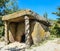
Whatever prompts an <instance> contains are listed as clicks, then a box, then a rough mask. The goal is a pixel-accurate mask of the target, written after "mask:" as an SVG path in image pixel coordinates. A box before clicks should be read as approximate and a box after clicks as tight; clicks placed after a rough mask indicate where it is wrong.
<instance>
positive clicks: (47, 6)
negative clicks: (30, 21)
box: [18, 0, 60, 20]
mask: <svg viewBox="0 0 60 51" xmlns="http://www.w3.org/2000/svg"><path fill="white" fill-rule="evenodd" d="M18 6H19V8H20V9H30V10H32V11H34V12H36V13H38V14H39V15H40V16H43V14H44V13H46V12H47V14H48V18H49V19H53V20H55V19H56V18H58V17H57V16H56V15H54V14H52V12H56V11H57V7H59V6H60V0H18Z"/></svg>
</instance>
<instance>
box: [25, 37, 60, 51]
mask: <svg viewBox="0 0 60 51" xmlns="http://www.w3.org/2000/svg"><path fill="white" fill-rule="evenodd" d="M26 51H60V38H55V39H54V40H48V41H47V42H46V43H45V44H43V45H41V46H37V47H32V49H26Z"/></svg>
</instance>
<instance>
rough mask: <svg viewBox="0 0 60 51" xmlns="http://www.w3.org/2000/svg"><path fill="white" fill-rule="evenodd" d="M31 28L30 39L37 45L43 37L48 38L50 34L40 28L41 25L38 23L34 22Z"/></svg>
mask: <svg viewBox="0 0 60 51" xmlns="http://www.w3.org/2000/svg"><path fill="white" fill-rule="evenodd" d="M32 25H34V26H32ZM32 25H31V26H32V27H31V29H32V28H33V29H32V31H31V32H32V33H31V35H32V39H33V43H34V44H37V43H39V42H41V40H43V39H45V37H48V36H49V35H50V34H49V32H48V31H45V29H44V28H43V27H42V25H41V23H39V22H34V23H33V24H32Z"/></svg>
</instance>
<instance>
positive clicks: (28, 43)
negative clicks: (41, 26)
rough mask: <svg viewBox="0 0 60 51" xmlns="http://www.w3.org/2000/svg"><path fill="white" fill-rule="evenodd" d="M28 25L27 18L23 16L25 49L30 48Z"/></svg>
mask: <svg viewBox="0 0 60 51" xmlns="http://www.w3.org/2000/svg"><path fill="white" fill-rule="evenodd" d="M29 28H30V25H29V17H28V16H25V42H26V45H27V47H29V46H30V29H29Z"/></svg>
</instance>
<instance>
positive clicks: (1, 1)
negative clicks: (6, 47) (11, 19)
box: [0, 0, 19, 34]
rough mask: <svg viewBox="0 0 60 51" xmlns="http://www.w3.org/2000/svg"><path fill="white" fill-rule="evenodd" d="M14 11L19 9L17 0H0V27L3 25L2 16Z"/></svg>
mask: <svg viewBox="0 0 60 51" xmlns="http://www.w3.org/2000/svg"><path fill="white" fill-rule="evenodd" d="M16 11H19V8H18V5H17V0H0V28H1V27H2V25H3V21H2V16H3V15H7V14H11V13H13V12H16ZM0 30H2V29H0ZM3 30H4V29H3ZM3 33H4V32H3ZM3 33H2V31H1V32H0V34H3Z"/></svg>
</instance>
